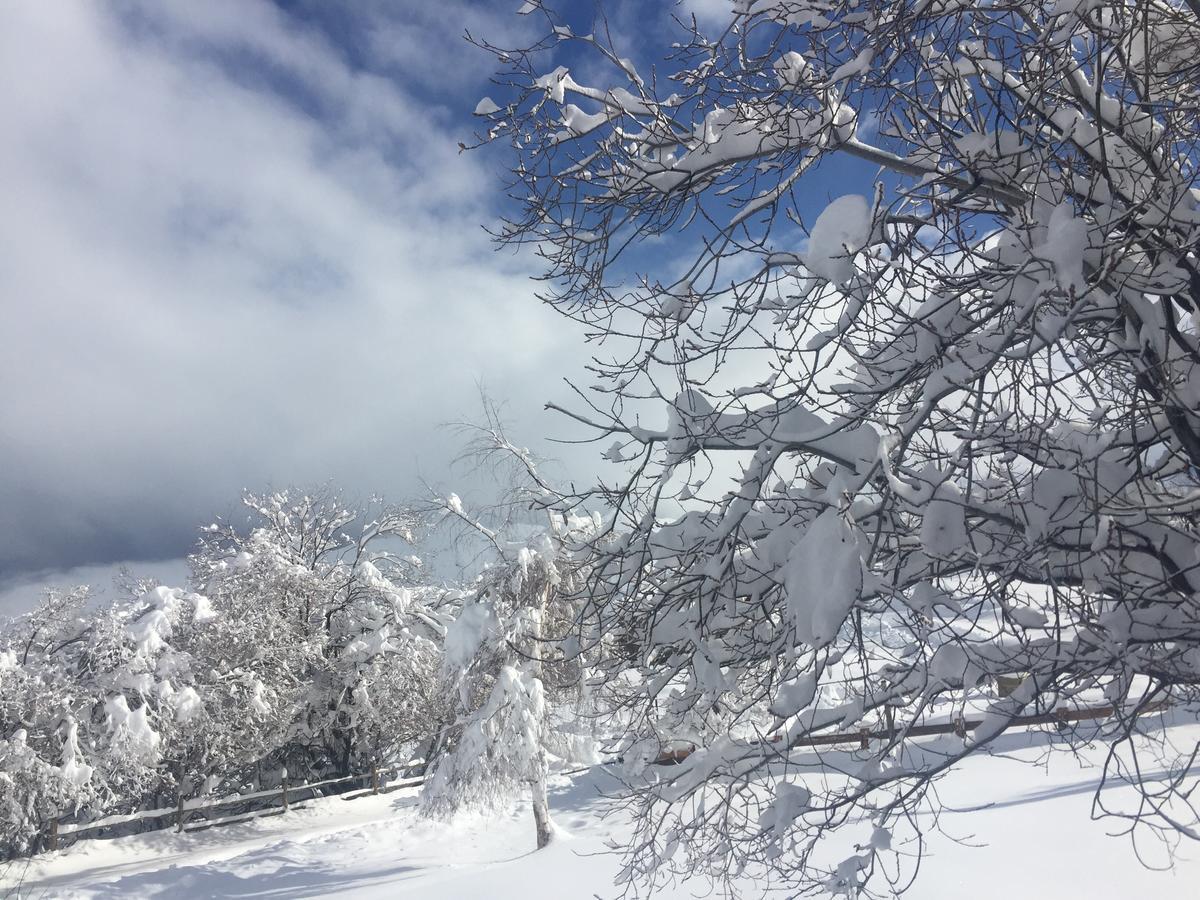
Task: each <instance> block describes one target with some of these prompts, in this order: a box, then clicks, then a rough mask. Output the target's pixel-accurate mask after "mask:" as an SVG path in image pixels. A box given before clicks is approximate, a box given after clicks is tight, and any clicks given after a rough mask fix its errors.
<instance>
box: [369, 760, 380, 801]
mask: <svg viewBox="0 0 1200 900" xmlns="http://www.w3.org/2000/svg"><path fill="white" fill-rule="evenodd" d="M371 793H372V794H378V793H379V765H378V763H375V762H372V763H371Z"/></svg>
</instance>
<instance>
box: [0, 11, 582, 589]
mask: <svg viewBox="0 0 1200 900" xmlns="http://www.w3.org/2000/svg"><path fill="white" fill-rule="evenodd" d="M420 6H421V8H422V9H424V8H425V7H426V6H427V5H425V4H421V5H420ZM456 8H457V7H456ZM370 9H371V5H370V4H364V5H363V6H361V7H353V6H351V7H347V11H348V12H347V14H348V15H351V14H354V15H368V14H369V13H368V11H369V10H370ZM372 14H373V13H372ZM471 15H475V16H492V15H493V13H491V12H488V11H487V10H480V9H479V8H477V7H474V6H466V5H464V6H463V8H462V10H461V15H459V16H457V17H456V16H448V17H446V18H444V19H434V18H433V17H425V18H424V19H421V20H420V22H421V25H422V26H423V27H425V28H428V29H430V32H429V33H430V39H429V40H427V41H421V40H417V39H416V38H417V37H419V35H414V33H413V30H412V27H411V26H400V25H397V24H396V21H395V20H392V21H390V22H389V20H386V19H383V18H378V17H377V18H376V19H374V20H371V21H368V22H366V23H365V24H363V28H362V30H361V35H367V36H368V37H369V38H370V40H365V39H362V40H360V39H356V40H355V42H354V46H353V48H351V47H350V45H348V44H347V45H341V44H339V43H338V41H337V40H336V39H335V38H334V37H331V35H330V33H329V32H328V30H327V29H324V30H323V29H322V28H321V27H319V23H315V24H314V22H312V21H310V20H307V19H304V18H296V17H294V16H289V15H288V14H285V13H284V12H281V11H280V10H279V9H278V8H277V7H275V6H273V5H270V4H267V3H265V2H250V0H236V2H234V0H227V2H206V3H202V4H201V3H173V4H158V3H154V4H139V3H123V4H119V5H110V4H95V3H85V2H75V3H72V2H61V3H20V4H10V5H7V7H6V15H5V27H4V28H3V29H0V84H3V85H4V87H3V88H0V121H3V123H4V128H3V136H0V172H3V176H4V183H5V185H6V197H5V203H4V204H3V206H2V207H0V297H3V308H4V315H3V323H4V324H3V333H2V334H0V342H2V348H3V352H2V353H0V396H2V397H3V398H4V399H3V401H0V403H2V404H3V412H2V415H0V537H2V538H3V539H2V540H0V580H3V579H4V578H8V579H9V580H10V581H11V580H12V579H13V578H14V577H15V576H17V575H19V574H20V573H28V572H31V571H33V570H39V569H44V568H47V567H54V568H66V567H70V566H77V565H82V564H90V563H107V562H111V561H113V560H118V559H150V558H164V557H170V556H178V555H180V554H181V553H182V552H184V551H186V549H187V547H188V546H189V545H190V544H191V541H192V537H193V535H194V528H195V526H196V525H198V524H202V523H203V522H204V521H207V520H208V518H210V517H211V516H213V515H215V514H220V513H223V512H225V511H228V510H229V509H231V508H232V507H233V505H234V503H235V502H236V497H237V495H238V493H239V492H240V491H241V489H242V488H243V487H251V488H258V487H262V486H265V485H286V484H292V483H298V484H311V483H314V482H324V481H326V480H332V481H334V482H336V483H340V484H342V485H344V486H346V487H347V488H349V489H350V490H353V491H361V492H364V493H365V492H369V491H379V492H383V493H386V494H388V495H389V496H396V497H401V496H405V495H412V494H417V493H419V492H420V491H421V479H422V478H425V479H427V480H430V481H434V482H437V481H444V480H446V478H447V477H449V476H448V475H447V470H446V461H447V460H448V459H449V458H450V457H451V456H452V455H453V447H454V442H455V438H454V437H453V435H451V434H448V433H446V432H444V431H441V430H439V429H438V427H437V426H438V423H440V422H442V421H445V420H447V419H453V418H458V417H461V416H463V415H466V414H470V413H471V411H472V410H473V409H474V408H475V393H476V385H477V382H479V381H480V380H482V381H484V382H485V383H486V384H487V385H488V387H489V389H490V390H491V391H492V392H493V393H495V394H496V395H497V396H501V397H505V398H507V399H508V401H509V407H508V408H509V412H510V415H511V416H512V418H513V420H514V429H515V431H516V433H517V434H518V435H519V436H520V437H521V439H522V440H525V441H526V442H527V443H534V441H535V437H534V436H535V435H543V434H546V433H548V432H558V433H562V432H564V431H565V430H566V426H565V424H563V423H561V422H556V421H554V420H552V419H550V418H549V417H548V416H547V415H546V414H543V413H541V412H540V410H541V406H542V403H543V402H544V401H545V400H547V399H551V398H553V397H554V396H555V395H559V396H561V394H562V389H561V388H559V387H558V386H557V385H558V382H559V380H560V376H563V375H571V374H578V373H580V372H581V370H582V360H583V356H584V353H583V349H582V348H583V345H582V340H581V337H580V335H579V334H578V332H577V331H575V330H574V329H573V327H572V326H571V325H570V324H569V323H567V322H566V321H565V320H563V319H561V318H560V317H558V316H556V315H555V314H554V313H552V312H551V311H549V310H547V309H545V308H543V307H542V306H540V305H539V304H538V303H537V302H536V301H535V300H533V298H532V291H531V286H530V283H529V282H528V279H527V272H526V271H525V269H524V268H523V265H524V263H523V262H521V261H518V260H515V259H514V258H513V257H512V256H510V255H505V254H496V253H494V252H493V251H492V249H491V248H490V247H489V245H488V243H487V240H486V235H484V234H483V232H482V229H481V227H480V226H481V224H482V223H484V222H486V221H488V220H489V219H490V218H491V216H492V215H493V212H494V204H495V201H496V196H497V190H498V185H497V183H496V182H495V180H494V178H493V175H494V161H493V160H489V159H488V158H486V157H482V156H480V155H478V154H459V153H458V152H457V147H456V143H457V140H458V139H459V138H461V137H462V136H463V135H464V133H465V132H466V131H467V130H468V129H469V128H470V122H469V121H468V120H469V116H465V117H464V116H463V115H460V114H459V112H458V111H452V110H451V108H450V107H449V106H448V105H447V102H448V101H447V98H448V97H449V98H453V97H457V96H458V95H459V94H461V93H462V92H465V91H469V90H472V89H473V88H472V85H473V84H474V85H475V89H477V90H478V92H479V93H480V94H482V93H484V92H486V84H475V82H476V81H477V80H478V79H481V78H482V77H483V73H484V71H485V70H484V69H483V68H481V65H482V64H481V62H480V60H479V58H478V57H475V56H473V55H472V50H471V48H470V47H469V46H467V45H466V44H465V43H461V42H459V41H458V40H457V35H458V34H460V33H461V30H462V28H463V27H464V24H467V23H466V22H465V21H464V17H467V18H469V17H470V16H471ZM483 27H486V22H485V23H484V25H483ZM503 27H505V28H510V27H516V26H510V25H504V26H503ZM389 28H390V29H391V30H390V31H389ZM361 35H360V37H361ZM351 49H354V52H350V50H351ZM455 53H461V54H462V59H463V60H464V62H463V63H462V65H461V66H459V65H456V64H455V59H456V57H454V56H453V55H452V54H455ZM422 54H424V58H422ZM439 71H442V72H445V73H446V75H445V77H444V79H442V80H441V81H439V79H438V77H437V73H438V72H439ZM414 73H416V74H414ZM418 75H419V76H420V77H417V76H418ZM438 91H441V94H440V95H438V96H434V95H435V94H437V92H438ZM431 92H432V93H431ZM439 98H440V99H439ZM474 99H475V98H474V97H473V96H472V97H471V98H467V97H466V95H465V94H463V96H462V103H463V110H465V111H469V110H470V108H472V107H473V106H474ZM582 458H583V457H578V458H577V459H582Z"/></svg>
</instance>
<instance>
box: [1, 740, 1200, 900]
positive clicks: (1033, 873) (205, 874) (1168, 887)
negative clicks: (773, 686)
mask: <svg viewBox="0 0 1200 900" xmlns="http://www.w3.org/2000/svg"><path fill="white" fill-rule="evenodd" d="M1170 736H1171V738H1172V739H1173V740H1174V741H1175V742H1176V743H1180V742H1185V741H1192V742H1194V741H1195V740H1196V739H1197V738H1198V737H1200V726H1190V725H1189V726H1181V727H1177V728H1173V729H1171V735H1170ZM1045 740H1047V738H1046V736H1044V735H1041V734H1026V733H1022V734H1012V733H1010V734H1006V735H1004V736H1003V737H1002V738H1000V739H999V742H1000V743H1001V744H1002V746H1001V747H999V748H998V749H999V750H1000V751H1002V753H1003V755H999V754H998V755H996V756H980V757H977V758H971V759H968V760H967V761H966V763H965V764H964V765H963V766H962V768H961V770H960V771H958V772H956V773H954V774H952V775H951V776H950V777H949V778H947V779H945V780H944V781H943V782H942V783H941V786H940V788H939V795H940V798H941V799H942V801H943V803H944V805H945V807H946V810H945V811H944V812H943V813H942V815H941V818H940V822H939V824H940V826H941V828H942V830H943V832H944V833H941V834H939V833H936V832H935V833H931V834H930V835H929V844H928V847H927V852H928V854H929V856H928V858H927V859H926V860H925V862H924V864H923V865H922V869H921V872H920V874H919V876H918V880H917V883H916V885H915V887H914V889H913V891H912V893H911V896H914V897H921V898H926V900H958V898H961V897H964V896H970V897H972V898H974V900H1012V898H1016V897H1029V898H1032V897H1047V896H1062V897H1088V898H1089V900H1118V898H1127V897H1134V896H1150V897H1154V898H1155V900H1184V898H1191V897H1194V895H1195V884H1196V879H1197V877H1200V851H1197V850H1196V849H1195V848H1194V847H1192V846H1186V845H1185V846H1181V847H1180V848H1179V849H1178V854H1177V859H1176V865H1175V869H1174V870H1167V871H1155V870H1152V869H1149V868H1145V867H1143V866H1141V865H1140V864H1139V863H1138V862H1137V859H1136V858H1135V855H1134V852H1133V849H1132V847H1131V845H1130V842H1129V840H1128V839H1127V838H1123V837H1111V836H1109V835H1108V834H1107V832H1109V831H1113V830H1115V829H1114V823H1112V822H1104V821H1100V822H1095V821H1090V818H1089V812H1090V809H1091V803H1092V795H1093V792H1094V791H1095V790H1096V787H1097V785H1098V779H1099V771H1098V770H1097V769H1096V768H1094V766H1095V764H1096V763H1097V762H1098V761H1099V760H1100V759H1101V758H1102V755H1103V750H1104V748H1103V747H1093V748H1091V749H1089V750H1087V751H1085V753H1084V754H1083V757H1082V758H1081V759H1080V760H1075V759H1073V758H1071V757H1069V756H1068V755H1065V754H1064V755H1063V756H1062V757H1061V758H1057V757H1056V758H1055V759H1053V760H1052V761H1051V763H1050V765H1049V767H1048V768H1046V767H1039V766H1038V765H1036V764H1034V763H1035V761H1036V760H1037V759H1038V758H1039V755H1040V754H1041V753H1042V752H1043V751H1044V750H1045ZM617 787H618V783H617V782H616V780H615V778H614V777H613V776H612V775H611V774H609V773H608V772H607V771H606V770H604V769H603V768H600V767H597V768H594V769H592V770H589V771H587V772H584V773H582V774H579V775H576V776H574V777H559V778H558V779H557V780H556V781H555V782H554V783H553V784H552V786H551V790H550V797H551V807H552V809H553V810H554V814H555V820H556V823H557V826H558V835H557V837H556V840H555V841H554V842H553V843H552V844H551V845H550V846H549V847H548V848H546V849H545V850H542V851H540V852H531V851H532V850H533V823H532V817H531V816H530V813H529V810H528V806H527V805H525V804H522V805H520V806H518V807H517V808H516V809H514V810H513V812H512V813H511V814H505V815H502V816H500V817H499V818H497V819H492V820H489V819H482V818H472V817H460V818H459V819H456V820H455V821H453V822H451V823H440V822H432V821H429V820H426V819H421V818H419V817H418V816H417V813H416V791H415V789H405V790H401V791H397V792H395V793H392V794H386V795H379V796H371V795H367V796H365V797H361V798H358V799H354V800H349V801H343V800H341V799H339V798H336V797H333V798H327V799H323V800H317V801H313V802H311V803H305V804H297V805H296V808H294V809H293V811H292V812H290V813H288V814H286V815H282V816H274V817H270V818H266V819H260V820H257V821H254V822H249V823H244V824H238V825H232V826H228V827H225V828H218V829H210V830H206V831H201V832H195V833H185V834H176V833H174V831H172V830H167V831H161V832H154V833H148V834H142V835H136V836H133V837H127V838H120V839H116V840H109V841H103V840H93V841H85V842H81V843H79V844H77V845H75V846H73V847H70V848H68V849H66V850H64V851H60V852H57V853H48V854H43V855H41V856H38V857H35V858H34V859H32V860H30V861H29V865H28V867H27V868H24V869H23V871H22V872H19V873H17V874H22V875H23V881H24V885H25V889H26V890H27V893H28V896H31V897H32V896H43V895H45V896H53V897H57V898H64V900H99V898H117V897H121V898H124V897H138V898H156V897H168V896H169V897H171V898H172V900H191V898H205V897H219V896H239V897H255V896H280V897H281V896H289V897H318V896H338V897H350V898H360V900H374V898H380V900H383V898H393V897H412V898H425V900H450V898H465V897H485V896H486V897H488V898H490V900H551V898H552V900H561V898H573V897H592V896H595V895H599V896H602V897H608V896H614V895H616V894H617V893H618V890H617V889H616V888H614V887H613V878H614V876H615V875H616V874H617V872H618V871H619V868H620V860H619V857H617V856H614V855H611V854H609V853H606V852H605V845H606V842H607V841H609V840H612V841H615V842H616V843H617V844H628V839H629V837H630V834H631V832H630V824H629V819H628V816H627V814H626V813H625V812H624V811H622V810H619V809H615V808H614V807H613V806H612V804H611V803H610V801H607V800H605V799H604V797H603V796H602V794H605V793H611V792H613V791H614V790H615V789H616V788H617ZM1122 792H1124V794H1123V796H1124V798H1125V800H1127V801H1128V800H1129V799H1131V798H1132V794H1130V793H1129V792H1128V790H1127V789H1123V788H1111V789H1107V790H1106V792H1105V797H1106V798H1108V799H1109V800H1110V801H1111V800H1115V799H1118V797H1119V796H1120V795H1122ZM806 802H807V791H806V789H805V788H804V787H803V785H801V784H798V783H789V786H788V788H787V790H784V791H782V792H781V793H780V794H779V799H778V800H777V802H776V803H775V805H774V806H773V807H772V808H771V812H770V813H769V814H768V815H767V816H766V817H765V818H764V820H763V821H762V825H763V827H764V828H768V829H772V830H774V829H776V828H777V827H778V826H779V824H780V823H782V822H785V821H786V820H787V819H789V818H790V817H792V816H794V815H797V814H799V813H800V812H802V809H803V806H804V804H805V803H806ZM605 813H607V814H608V816H607V817H606V818H602V816H604V815H605ZM923 824H924V825H925V826H927V827H929V828H931V829H932V828H933V822H932V820H931V819H929V818H928V817H926V819H925V821H924V822H923ZM864 837H865V838H867V839H868V840H869V841H870V843H871V844H872V845H874V846H877V847H878V846H884V845H886V844H887V843H888V842H894V841H895V840H897V839H898V838H899V835H894V834H889V833H888V832H887V831H885V830H882V829H871V830H870V831H868V832H867V834H864ZM1139 849H1140V850H1141V851H1142V852H1143V853H1144V856H1145V859H1146V861H1147V862H1149V863H1152V864H1155V865H1159V864H1162V863H1163V862H1165V861H1166V858H1165V855H1164V854H1165V851H1164V850H1163V848H1161V847H1160V846H1158V845H1157V844H1155V842H1154V841H1152V840H1151V841H1143V842H1141V843H1140V844H1139ZM1018 861H1019V864H1014V863H1016V862H1018ZM5 877H8V878H10V879H11V878H13V877H14V874H13V873H11V872H5V871H4V870H0V891H2V890H3V889H4V888H5V887H7V886H8V883H6V882H5V880H4V879H5ZM737 884H738V887H739V888H741V889H742V890H743V891H745V892H746V893H747V895H749V896H758V895H760V894H761V889H762V887H764V886H765V885H763V884H762V883H761V882H758V883H756V882H754V881H753V880H752V879H751V878H750V877H749V876H743V877H742V878H741V879H740V880H739V881H738V882H737ZM776 886H778V885H776ZM706 888H707V885H705V884H704V883H701V882H699V881H697V880H694V879H693V880H690V881H680V882H677V883H675V884H672V885H670V886H668V887H666V888H663V889H661V890H659V891H656V892H655V893H654V894H653V896H654V897H656V898H662V900H682V898H690V897H694V896H703V895H707V894H708V893H709V892H708V891H707V889H706ZM716 895H718V896H723V893H722V892H721V891H720V890H718V891H717V893H716Z"/></svg>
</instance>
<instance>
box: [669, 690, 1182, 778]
mask: <svg viewBox="0 0 1200 900" xmlns="http://www.w3.org/2000/svg"><path fill="white" fill-rule="evenodd" d="M1168 705H1169V703H1168V702H1167V701H1166V700H1160V701H1157V702H1154V703H1148V704H1146V705H1145V706H1143V707H1142V708H1140V709H1134V710H1127V712H1130V713H1132V714H1134V715H1137V716H1144V715H1148V714H1150V713H1153V712H1159V711H1161V710H1164V709H1166V708H1167V707H1168ZM888 712H889V716H888V721H887V724H886V725H885V727H884V728H882V729H875V730H871V729H868V728H863V729H861V730H859V731H839V732H837V733H836V734H817V735H810V736H808V737H802V738H797V739H796V740H795V741H794V742H793V743H792V745H791V748H790V749H796V748H800V747H832V746H836V745H838V744H858V746H859V748H860V749H863V750H865V749H867V747H868V745H869V744H870V742H871V741H873V740H886V741H892V740H894V739H896V738H901V739H906V738H915V737H929V736H931V735H937V734H956V735H958V736H959V737H966V734H967V732H968V731H974V730H975V729H976V728H978V727H979V726H980V725H982V724H983V719H982V718H979V719H974V718H972V719H969V718H967V717H966V716H962V715H959V716H955V717H954V718H952V719H951V720H950V721H949V722H930V723H926V724H922V725H909V726H908V727H906V728H897V727H895V725H894V724H893V723H892V720H891V715H890V712H891V711H890V710H889V711H888ZM1116 713H1117V709H1116V707H1114V706H1111V705H1109V706H1091V707H1084V708H1082V709H1069V708H1066V707H1063V708H1060V709H1056V710H1054V711H1053V712H1048V713H1038V714H1036V715H1031V716H1014V717H1013V718H1012V719H1010V720H1009V721H1008V723H1007V724H1005V726H1004V727H1003V728H1002V729H1001V732H1004V731H1010V730H1011V729H1013V728H1031V727H1033V726H1035V725H1065V724H1066V723H1068V722H1082V721H1088V720H1092V719H1107V718H1109V717H1110V716H1113V715H1115V714H1116ZM767 740H768V742H769V743H778V742H779V741H780V740H782V737H781V736H780V735H775V736H773V737H770V738H768V739H767ZM695 751H696V747H695V745H689V746H687V747H676V748H673V749H670V750H664V751H663V752H662V753H661V754H659V756H658V758H657V759H655V760H654V763H655V765H660V766H662V765H674V764H677V763H681V762H683V761H684V760H685V759H687V758H688V757H689V756H691V755H692V753H694V752H695Z"/></svg>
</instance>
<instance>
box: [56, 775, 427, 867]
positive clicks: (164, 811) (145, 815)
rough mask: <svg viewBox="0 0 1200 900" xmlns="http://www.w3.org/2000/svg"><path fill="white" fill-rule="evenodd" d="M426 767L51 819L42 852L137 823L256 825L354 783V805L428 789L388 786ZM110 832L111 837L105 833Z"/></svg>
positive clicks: (403, 783) (409, 782) (413, 780)
mask: <svg viewBox="0 0 1200 900" xmlns="http://www.w3.org/2000/svg"><path fill="white" fill-rule="evenodd" d="M423 764H424V761H423V760H414V761H412V762H408V763H405V764H404V765H400V766H393V767H389V768H383V769H380V768H377V767H375V766H372V767H371V770H370V771H369V772H362V773H358V774H354V775H346V776H344V777H340V778H326V779H323V780H321V781H305V782H301V783H292V782H290V781H289V779H288V778H287V775H286V773H285V774H284V777H283V779H282V781H281V782H280V785H279V787H277V788H273V789H270V790H265V791H254V792H252V793H248V794H235V795H231V796H229V797H221V798H217V799H213V800H201V799H191V800H189V799H188V798H187V797H185V796H184V795H182V794H180V797H179V802H178V803H177V804H176V805H175V806H171V807H162V808H159V809H145V810H140V811H138V812H134V813H122V814H117V815H112V816H105V817H103V818H101V819H95V820H93V821H91V822H59V820H58V819H51V820H50V822H49V824H48V825H47V827H46V832H45V835H44V837H43V839H42V842H41V846H40V847H39V848H38V851H42V850H58V849H61V848H63V847H64V846H67V844H66V843H64V839H66V838H69V839H70V840H69V842H68V843H75V841H78V840H80V839H81V838H82V837H84V836H90V837H102V838H103V837H120V836H122V834H123V833H127V832H126V831H125V829H123V828H122V826H128V825H133V824H135V823H137V824H139V825H141V826H142V827H140V828H138V829H137V830H138V831H159V830H162V829H165V828H169V827H171V826H172V825H174V826H175V828H176V830H177V831H181V832H182V831H203V830H204V829H206V828H215V827H218V826H221V825H234V824H236V823H238V822H247V821H250V820H251V819H260V818H265V817H267V816H277V815H282V814H283V813H285V812H287V811H288V810H289V809H290V808H291V806H292V805H294V800H293V798H294V797H295V795H297V794H302V793H303V792H305V791H309V792H311V793H310V796H309V797H307V798H305V799H307V800H311V799H313V798H315V797H317V796H319V794H318V793H317V792H318V791H320V790H321V789H322V788H328V787H332V786H335V785H343V784H350V783H352V782H365V786H364V787H363V788H362V789H361V790H359V791H347V792H346V795H344V796H343V799H346V800H348V799H352V797H358V796H362V795H363V794H368V793H370V794H387V793H390V792H391V791H397V790H400V789H402V788H406V787H417V786H419V785H421V784H424V782H425V779H424V777H423V776H416V777H409V778H400V779H399V780H396V781H392V782H388V783H384V782H385V779H386V778H387V776H389V775H397V774H399V775H403V774H405V773H408V772H412V771H413V770H414V769H419V768H420V767H421V766H422V765H423ZM236 806H245V807H248V808H245V809H242V810H240V811H236V812H234V813H232V814H231V815H226V816H218V817H215V818H214V817H212V816H209V815H208V813H209V812H211V811H213V810H218V809H223V808H228V807H236ZM197 814H199V815H200V816H202V818H200V819H199V820H197V821H194V817H195V816H196V815H197ZM151 822H160V823H161V824H157V825H152V826H148V825H147V823H151ZM106 831H107V832H109V833H108V834H105V833H104V832H106ZM38 851H35V852H38Z"/></svg>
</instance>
